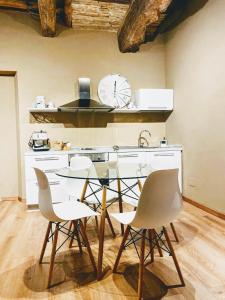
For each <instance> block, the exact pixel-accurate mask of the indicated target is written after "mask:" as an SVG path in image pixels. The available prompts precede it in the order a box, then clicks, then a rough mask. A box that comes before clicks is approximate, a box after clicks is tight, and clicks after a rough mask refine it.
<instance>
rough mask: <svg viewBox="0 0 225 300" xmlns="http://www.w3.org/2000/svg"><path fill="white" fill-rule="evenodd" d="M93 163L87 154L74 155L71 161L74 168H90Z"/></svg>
mask: <svg viewBox="0 0 225 300" xmlns="http://www.w3.org/2000/svg"><path fill="white" fill-rule="evenodd" d="M91 165H92V161H91V159H90V158H89V157H87V156H74V157H72V158H71V161H70V168H71V169H72V170H83V169H89V168H90V167H91Z"/></svg>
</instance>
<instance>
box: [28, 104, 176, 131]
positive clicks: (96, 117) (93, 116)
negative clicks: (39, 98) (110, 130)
mask: <svg viewBox="0 0 225 300" xmlns="http://www.w3.org/2000/svg"><path fill="white" fill-rule="evenodd" d="M28 110H29V112H30V123H38V124H46V123H48V124H63V125H64V127H65V128H104V127H107V124H109V123H162V122H166V120H167V119H168V117H169V116H170V114H171V113H172V111H165V110H164V111H150V110H147V111H146V110H137V109H129V110H128V109H114V110H113V111H111V112H91V111H84V110H81V111H77V112H62V111H59V110H58V108H54V109H49V108H45V109H37V108H29V109H28Z"/></svg>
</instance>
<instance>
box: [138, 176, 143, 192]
mask: <svg viewBox="0 0 225 300" xmlns="http://www.w3.org/2000/svg"><path fill="white" fill-rule="evenodd" d="M138 187H139V191H140V193H141V191H142V183H141V181H140V179H138Z"/></svg>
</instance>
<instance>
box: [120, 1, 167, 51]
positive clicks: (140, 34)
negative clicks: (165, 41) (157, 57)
mask: <svg viewBox="0 0 225 300" xmlns="http://www.w3.org/2000/svg"><path fill="white" fill-rule="evenodd" d="M171 2H172V0H134V1H133V2H132V3H131V5H130V7H129V9H128V12H127V14H126V16H125V19H124V22H123V25H122V27H121V29H120V30H119V32H118V43H119V48H120V51H121V52H123V53H124V52H137V51H138V50H139V47H140V45H141V44H143V43H144V42H145V33H146V29H147V28H148V27H149V26H151V24H152V25H154V26H155V24H156V23H158V22H159V21H160V16H161V15H162V14H163V13H165V12H166V10H167V8H168V7H169V5H170V4H171Z"/></svg>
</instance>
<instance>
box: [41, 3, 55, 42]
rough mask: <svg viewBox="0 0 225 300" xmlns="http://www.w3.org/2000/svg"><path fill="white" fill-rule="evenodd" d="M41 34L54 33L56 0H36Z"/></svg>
mask: <svg viewBox="0 0 225 300" xmlns="http://www.w3.org/2000/svg"><path fill="white" fill-rule="evenodd" d="M38 9H39V15H40V20H41V31H42V35H43V36H46V37H54V36H55V35H56V0H38Z"/></svg>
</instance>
